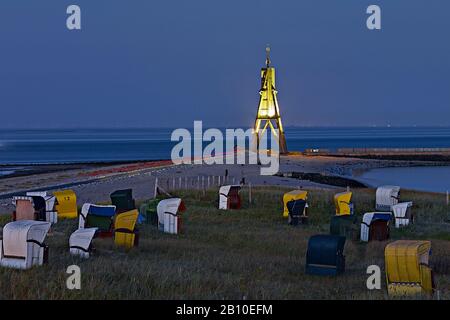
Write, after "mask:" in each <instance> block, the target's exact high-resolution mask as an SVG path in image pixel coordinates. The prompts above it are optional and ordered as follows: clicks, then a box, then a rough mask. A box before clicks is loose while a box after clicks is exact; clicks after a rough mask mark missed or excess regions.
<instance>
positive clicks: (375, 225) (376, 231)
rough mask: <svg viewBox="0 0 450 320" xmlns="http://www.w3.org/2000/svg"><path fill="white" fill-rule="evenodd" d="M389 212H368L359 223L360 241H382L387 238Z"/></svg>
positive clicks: (390, 216)
mask: <svg viewBox="0 0 450 320" xmlns="http://www.w3.org/2000/svg"><path fill="white" fill-rule="evenodd" d="M391 219H392V214H391V213H390V212H368V213H365V214H364V216H363V221H362V223H361V241H365V242H368V241H372V240H378V241H384V240H387V239H389V233H390V231H389V222H390V220H391Z"/></svg>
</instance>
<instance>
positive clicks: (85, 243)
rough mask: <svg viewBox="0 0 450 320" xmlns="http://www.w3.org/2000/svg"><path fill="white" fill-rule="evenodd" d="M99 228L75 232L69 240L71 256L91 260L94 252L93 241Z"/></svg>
mask: <svg viewBox="0 0 450 320" xmlns="http://www.w3.org/2000/svg"><path fill="white" fill-rule="evenodd" d="M96 232H97V228H85V229H78V230H75V232H74V233H72V234H71V235H70V238H69V250H70V254H72V255H75V256H80V257H82V258H89V256H90V254H91V252H92V239H94V236H95V233H96Z"/></svg>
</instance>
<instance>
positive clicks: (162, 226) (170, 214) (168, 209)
mask: <svg viewBox="0 0 450 320" xmlns="http://www.w3.org/2000/svg"><path fill="white" fill-rule="evenodd" d="M181 203H182V202H181V199H180V198H171V199H164V200H161V201H160V202H159V203H158V206H157V207H156V212H157V214H158V229H159V230H160V231H163V232H165V233H171V234H178V232H179V227H180V219H181V217H180V214H179V212H178V210H179V208H180V206H181Z"/></svg>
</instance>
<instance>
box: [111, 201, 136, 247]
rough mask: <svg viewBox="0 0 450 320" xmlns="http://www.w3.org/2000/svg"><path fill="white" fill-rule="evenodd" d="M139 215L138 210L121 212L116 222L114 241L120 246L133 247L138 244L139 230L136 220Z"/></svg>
mask: <svg viewBox="0 0 450 320" xmlns="http://www.w3.org/2000/svg"><path fill="white" fill-rule="evenodd" d="M138 216H139V212H138V210H136V209H135V210H131V211H127V212H123V213H120V214H118V215H117V216H116V220H115V222H114V242H115V244H116V245H118V246H123V247H126V248H132V247H133V246H137V245H138V231H137V230H136V222H137V219H138Z"/></svg>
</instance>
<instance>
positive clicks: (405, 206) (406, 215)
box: [392, 202, 414, 228]
mask: <svg viewBox="0 0 450 320" xmlns="http://www.w3.org/2000/svg"><path fill="white" fill-rule="evenodd" d="M412 204H413V203H412V202H401V203H397V204H396V205H393V206H392V212H393V214H394V217H395V227H396V228H400V227H403V226H407V225H409V224H410V223H414V215H413V213H412V211H411V208H412Z"/></svg>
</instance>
